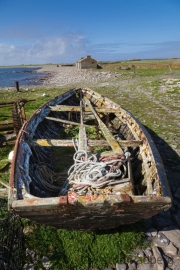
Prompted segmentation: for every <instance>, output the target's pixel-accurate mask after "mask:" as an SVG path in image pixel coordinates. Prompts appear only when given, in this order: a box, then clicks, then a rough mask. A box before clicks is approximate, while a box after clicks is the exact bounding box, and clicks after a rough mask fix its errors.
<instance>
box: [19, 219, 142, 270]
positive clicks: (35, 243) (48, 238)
mask: <svg viewBox="0 0 180 270" xmlns="http://www.w3.org/2000/svg"><path fill="white" fill-rule="evenodd" d="M24 222H25V225H26V226H31V227H32V226H33V223H31V222H27V221H24ZM143 230H144V223H143V222H138V223H135V224H133V225H126V226H121V227H119V228H117V229H112V230H106V231H93V232H89V233H87V232H83V231H76V230H72V231H67V230H60V229H59V230H56V229H53V228H51V227H48V226H40V225H37V224H36V225H34V230H33V232H31V233H30V234H28V235H26V245H27V247H28V248H29V249H33V250H34V251H35V252H36V253H37V254H39V255H40V257H41V256H47V257H49V258H50V260H51V263H52V269H57V270H59V269H64V270H66V269H67V270H69V269H74V270H76V269H77V270H86V269H92V268H94V267H96V268H98V269H104V268H105V267H107V266H112V267H115V263H116V262H122V261H124V262H128V261H130V260H131V257H132V255H133V250H134V249H136V248H138V247H139V248H145V244H144V243H145V236H144V233H143ZM39 266H41V263H40V261H39Z"/></svg>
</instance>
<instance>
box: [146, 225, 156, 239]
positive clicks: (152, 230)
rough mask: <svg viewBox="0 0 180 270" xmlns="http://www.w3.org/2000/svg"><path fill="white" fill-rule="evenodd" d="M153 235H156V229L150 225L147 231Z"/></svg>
mask: <svg viewBox="0 0 180 270" xmlns="http://www.w3.org/2000/svg"><path fill="white" fill-rule="evenodd" d="M147 232H148V233H150V234H151V235H152V236H153V237H154V236H156V235H157V230H156V229H155V228H153V227H151V228H150V229H149V230H148V231H147Z"/></svg>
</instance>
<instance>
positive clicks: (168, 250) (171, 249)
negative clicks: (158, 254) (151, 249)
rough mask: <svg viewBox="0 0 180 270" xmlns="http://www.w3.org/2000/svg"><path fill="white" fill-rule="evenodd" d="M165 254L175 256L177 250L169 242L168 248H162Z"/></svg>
mask: <svg viewBox="0 0 180 270" xmlns="http://www.w3.org/2000/svg"><path fill="white" fill-rule="evenodd" d="M162 250H163V251H164V253H165V254H167V255H171V256H175V255H177V248H176V247H175V246H174V245H173V244H172V243H171V242H170V243H169V245H168V246H165V247H162Z"/></svg>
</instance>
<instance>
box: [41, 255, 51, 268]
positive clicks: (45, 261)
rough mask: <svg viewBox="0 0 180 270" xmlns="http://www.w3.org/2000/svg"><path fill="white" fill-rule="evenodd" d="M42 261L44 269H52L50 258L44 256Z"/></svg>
mask: <svg viewBox="0 0 180 270" xmlns="http://www.w3.org/2000/svg"><path fill="white" fill-rule="evenodd" d="M41 261H42V265H43V267H44V268H45V269H50V267H51V262H50V260H49V258H48V257H46V256H43V257H42V260H41Z"/></svg>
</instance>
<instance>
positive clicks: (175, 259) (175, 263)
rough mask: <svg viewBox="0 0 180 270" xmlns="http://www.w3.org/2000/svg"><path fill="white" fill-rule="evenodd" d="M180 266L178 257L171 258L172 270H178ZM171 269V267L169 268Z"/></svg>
mask: <svg viewBox="0 0 180 270" xmlns="http://www.w3.org/2000/svg"><path fill="white" fill-rule="evenodd" d="M179 266H180V256H176V257H175V258H173V265H172V268H173V269H174V270H178V269H179ZM170 267H171V266H170Z"/></svg>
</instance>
